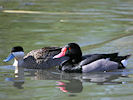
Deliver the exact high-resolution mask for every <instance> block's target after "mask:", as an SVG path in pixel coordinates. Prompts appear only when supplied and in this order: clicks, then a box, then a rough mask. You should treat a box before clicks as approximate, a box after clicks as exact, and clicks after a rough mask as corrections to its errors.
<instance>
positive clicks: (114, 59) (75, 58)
mask: <svg viewBox="0 0 133 100" xmlns="http://www.w3.org/2000/svg"><path fill="white" fill-rule="evenodd" d="M63 56H68V57H69V60H66V61H63V62H62V64H61V65H60V67H59V69H60V70H63V71H65V72H86V73H87V72H97V71H102V72H104V71H112V70H116V69H122V68H125V66H126V63H125V62H126V60H127V59H128V58H129V56H130V55H126V56H118V53H111V54H90V55H84V56H82V51H81V49H80V47H79V45H78V44H76V43H69V44H68V45H66V46H65V47H63V48H62V50H61V52H60V53H59V54H58V55H56V56H54V57H53V58H54V59H55V58H61V57H63Z"/></svg>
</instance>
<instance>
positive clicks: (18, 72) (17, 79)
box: [5, 67, 24, 89]
mask: <svg viewBox="0 0 133 100" xmlns="http://www.w3.org/2000/svg"><path fill="white" fill-rule="evenodd" d="M5 80H6V81H12V82H13V86H14V87H16V88H18V89H23V88H24V87H23V84H24V68H22V67H20V68H19V69H15V72H14V78H11V77H7V78H6V79H5Z"/></svg>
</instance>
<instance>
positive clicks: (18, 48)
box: [11, 46, 24, 52]
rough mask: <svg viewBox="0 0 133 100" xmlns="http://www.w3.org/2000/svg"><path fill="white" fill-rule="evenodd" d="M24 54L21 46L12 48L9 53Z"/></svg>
mask: <svg viewBox="0 0 133 100" xmlns="http://www.w3.org/2000/svg"><path fill="white" fill-rule="evenodd" d="M21 51H22V52H24V50H23V48H22V47H21V46H16V47H13V48H12V50H11V52H21Z"/></svg>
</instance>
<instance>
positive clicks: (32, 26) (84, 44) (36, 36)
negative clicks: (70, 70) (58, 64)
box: [0, 0, 133, 100]
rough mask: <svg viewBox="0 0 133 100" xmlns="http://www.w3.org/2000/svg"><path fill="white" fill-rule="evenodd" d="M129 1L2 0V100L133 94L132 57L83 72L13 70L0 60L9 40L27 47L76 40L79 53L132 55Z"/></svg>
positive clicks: (111, 98) (103, 98)
mask: <svg viewBox="0 0 133 100" xmlns="http://www.w3.org/2000/svg"><path fill="white" fill-rule="evenodd" d="M132 5H133V1H132V0H126V1H125V0H100V1H99V0H71V1H70V0H28V1H27V0H11V1H10V0H1V1H0V48H1V49H0V62H1V63H0V100H18V99H19V100H26V99H28V100H59V99H63V100H68V99H69V100H71V99H72V100H82V99H84V100H88V99H89V100H91V99H92V100H121V99H123V100H125V99H128V100H132V98H133V90H132V88H133V69H132V65H133V63H132V62H133V57H131V58H130V59H129V61H128V66H127V69H125V70H118V71H115V72H108V73H87V74H66V73H62V72H58V71H57V70H56V69H51V70H44V71H42V70H27V69H22V73H21V74H19V75H14V67H13V66H10V65H12V63H13V62H8V63H3V62H2V60H3V59H4V58H5V57H6V56H7V55H8V54H9V52H10V49H11V48H12V47H13V46H17V45H20V46H23V47H24V50H25V53H28V52H29V51H31V50H33V49H38V48H42V47H45V46H61V47H62V46H64V45H65V44H67V43H69V42H76V43H78V44H79V45H80V46H81V49H82V50H83V54H89V53H111V52H120V55H125V54H132V55H133V6H132ZM23 71H24V72H23Z"/></svg>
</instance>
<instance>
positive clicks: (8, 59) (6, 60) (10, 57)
mask: <svg viewBox="0 0 133 100" xmlns="http://www.w3.org/2000/svg"><path fill="white" fill-rule="evenodd" d="M13 58H14V55H13V54H10V55H9V56H8V57H7V58H6V59H4V60H3V62H8V61H10V60H12V59H13Z"/></svg>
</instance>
